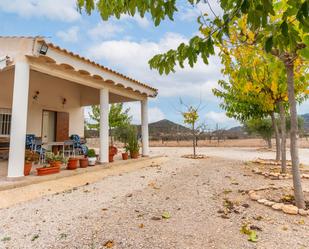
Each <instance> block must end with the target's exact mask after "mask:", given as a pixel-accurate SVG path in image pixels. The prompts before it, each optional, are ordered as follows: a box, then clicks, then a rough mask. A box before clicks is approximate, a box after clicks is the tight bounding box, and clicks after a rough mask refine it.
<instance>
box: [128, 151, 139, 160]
mask: <svg viewBox="0 0 309 249" xmlns="http://www.w3.org/2000/svg"><path fill="white" fill-rule="evenodd" d="M138 156H139V152H138V151H130V157H131V158H132V159H137V158H138Z"/></svg>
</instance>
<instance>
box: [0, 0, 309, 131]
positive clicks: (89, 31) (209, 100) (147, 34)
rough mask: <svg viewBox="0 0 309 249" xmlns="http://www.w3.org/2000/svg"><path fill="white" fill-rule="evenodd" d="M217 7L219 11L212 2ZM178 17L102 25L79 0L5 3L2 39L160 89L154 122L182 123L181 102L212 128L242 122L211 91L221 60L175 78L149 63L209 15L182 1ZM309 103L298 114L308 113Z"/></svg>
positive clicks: (136, 110)
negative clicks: (34, 39) (44, 41)
mask: <svg viewBox="0 0 309 249" xmlns="http://www.w3.org/2000/svg"><path fill="white" fill-rule="evenodd" d="M213 2H214V4H213V8H214V10H215V11H216V12H217V13H220V8H219V7H218V4H217V3H216V0H213ZM178 8H179V13H178V14H177V15H176V16H175V22H172V21H169V20H166V21H164V22H163V23H162V25H160V26H159V27H155V26H154V25H153V23H152V22H151V20H150V18H149V17H147V16H146V17H145V18H143V19H142V18H140V17H139V16H135V17H134V18H132V17H128V16H123V17H122V18H121V20H116V19H111V20H109V21H107V22H103V21H102V20H101V18H100V16H99V15H98V14H96V13H94V14H93V15H92V16H88V15H85V14H82V15H80V14H79V13H78V12H77V11H76V8H75V0H65V1H64V0H1V1H0V27H1V35H31V36H33V35H40V36H45V37H47V38H48V39H49V40H50V41H52V42H53V43H56V44H57V45H60V46H61V47H64V48H66V49H69V50H71V51H74V52H76V53H79V54H81V55H83V56H85V57H89V58H91V59H93V60H95V61H97V62H99V63H101V64H103V65H105V66H107V67H110V68H112V69H114V70H117V71H119V72H121V73H123V74H126V75H128V76H130V77H132V78H135V79H137V80H139V81H142V82H145V83H148V84H150V85H152V86H154V87H156V88H158V89H159V95H158V97H157V98H156V99H152V100H151V101H150V104H149V105H150V111H149V112H150V116H149V118H150V121H158V120H160V119H163V118H167V119H170V120H172V121H175V122H179V123H181V122H182V120H181V115H180V114H179V112H178V110H180V109H181V105H180V103H179V98H182V100H183V101H184V102H185V103H187V104H196V105H197V104H199V103H200V102H201V104H202V106H204V108H203V109H202V111H201V113H200V118H201V121H205V122H206V124H207V125H208V126H209V128H214V127H215V125H216V124H218V125H219V127H221V128H229V127H232V126H235V125H237V124H238V122H236V121H235V120H232V119H229V118H227V117H226V116H225V113H224V111H223V110H221V109H220V107H219V102H220V101H219V100H218V99H217V98H216V97H214V96H213V94H212V92H211V89H212V88H213V87H216V85H217V81H218V80H219V79H222V78H223V77H222V75H221V73H220V69H221V64H220V59H219V58H218V57H212V58H211V59H210V64H209V65H204V64H203V63H202V62H199V63H198V64H197V65H196V67H195V68H194V69H191V68H189V67H187V68H185V69H178V70H177V72H176V73H175V74H171V75H168V76H160V75H159V74H158V73H157V72H156V71H153V70H150V69H149V66H148V60H149V59H151V57H152V56H153V55H155V54H157V53H161V52H164V51H166V50H168V49H170V48H174V47H176V45H177V44H179V43H180V42H185V41H187V40H188V39H189V38H190V37H191V36H192V35H194V34H196V33H197V24H196V17H197V16H198V14H199V13H200V11H208V9H207V6H206V5H203V4H200V5H199V6H198V7H197V8H191V7H189V6H188V5H186V1H185V0H183V1H179V6H178ZM308 107H309V105H308V103H305V104H303V105H302V106H301V107H300V108H299V111H300V113H306V112H307V111H306V110H307V109H308ZM130 108H131V114H132V115H133V120H134V122H135V123H138V122H139V116H140V107H139V103H133V104H130Z"/></svg>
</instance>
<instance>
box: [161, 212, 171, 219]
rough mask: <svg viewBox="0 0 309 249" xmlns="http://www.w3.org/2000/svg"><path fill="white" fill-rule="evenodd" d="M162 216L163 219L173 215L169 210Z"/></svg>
mask: <svg viewBox="0 0 309 249" xmlns="http://www.w3.org/2000/svg"><path fill="white" fill-rule="evenodd" d="M162 218H163V219H169V218H171V215H170V213H169V212H167V211H164V212H163V214H162Z"/></svg>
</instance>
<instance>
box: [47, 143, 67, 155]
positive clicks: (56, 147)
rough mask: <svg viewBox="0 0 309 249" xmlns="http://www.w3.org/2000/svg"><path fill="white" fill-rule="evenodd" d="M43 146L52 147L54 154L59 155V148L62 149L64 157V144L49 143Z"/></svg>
mask: <svg viewBox="0 0 309 249" xmlns="http://www.w3.org/2000/svg"><path fill="white" fill-rule="evenodd" d="M43 145H46V146H51V147H52V152H53V153H54V154H58V152H59V147H62V155H63V156H64V142H48V143H44V144H43Z"/></svg>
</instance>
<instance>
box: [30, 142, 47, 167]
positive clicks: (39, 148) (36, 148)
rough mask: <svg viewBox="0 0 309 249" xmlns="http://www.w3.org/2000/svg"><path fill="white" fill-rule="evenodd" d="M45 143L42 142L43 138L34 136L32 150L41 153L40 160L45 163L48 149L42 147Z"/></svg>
mask: <svg viewBox="0 0 309 249" xmlns="http://www.w3.org/2000/svg"><path fill="white" fill-rule="evenodd" d="M42 145H43V143H42V139H41V138H37V137H36V138H34V140H33V142H32V148H31V150H33V151H35V152H36V153H38V154H39V156H40V160H39V162H40V163H41V162H42V163H44V161H45V152H46V150H45V149H44V148H43V147H42Z"/></svg>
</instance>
